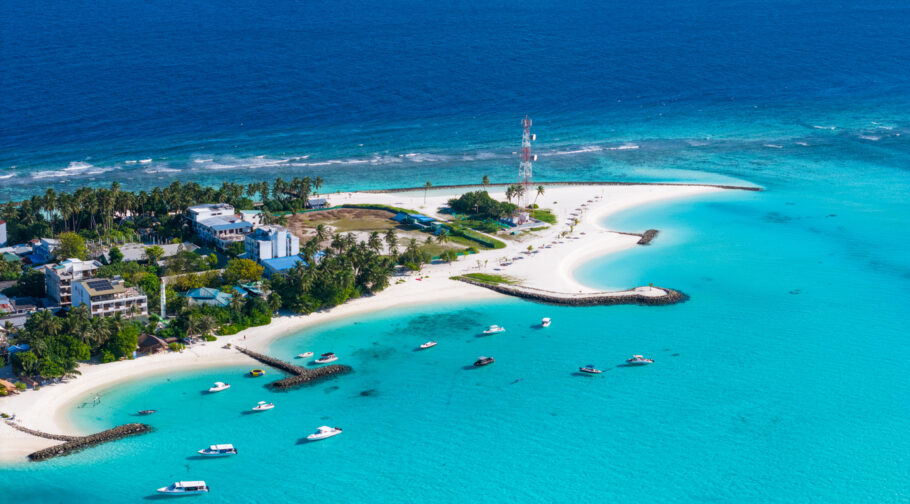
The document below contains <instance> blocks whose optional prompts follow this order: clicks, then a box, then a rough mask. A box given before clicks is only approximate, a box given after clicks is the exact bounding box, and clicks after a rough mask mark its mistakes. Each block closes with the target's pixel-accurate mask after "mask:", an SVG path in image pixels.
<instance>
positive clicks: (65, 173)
mask: <svg viewBox="0 0 910 504" xmlns="http://www.w3.org/2000/svg"><path fill="white" fill-rule="evenodd" d="M116 168H117V167H116V166H109V167H98V166H95V165H93V164H91V163H86V162H84V161H72V162H70V164H69V165H67V167H66V168H64V169H62V170H48V171H40V172H35V173H32V179H34V180H41V179H46V178H63V177H84V176H88V175H100V174H102V173H107V172H109V171H111V170H114V169H116Z"/></svg>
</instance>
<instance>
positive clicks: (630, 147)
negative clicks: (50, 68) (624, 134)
mask: <svg viewBox="0 0 910 504" xmlns="http://www.w3.org/2000/svg"><path fill="white" fill-rule="evenodd" d="M639 148H641V146H639V145H635V144H626V145H620V146H618V147H607V150H635V149H639Z"/></svg>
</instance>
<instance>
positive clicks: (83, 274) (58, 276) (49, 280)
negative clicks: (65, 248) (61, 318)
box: [44, 258, 101, 306]
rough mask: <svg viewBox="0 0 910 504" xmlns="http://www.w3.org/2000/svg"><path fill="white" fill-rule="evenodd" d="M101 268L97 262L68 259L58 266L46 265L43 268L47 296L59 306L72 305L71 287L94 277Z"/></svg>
mask: <svg viewBox="0 0 910 504" xmlns="http://www.w3.org/2000/svg"><path fill="white" fill-rule="evenodd" d="M100 267H101V263H100V262H98V261H81V260H79V259H74V258H70V259H67V260H65V261H63V262H61V263H60V264H48V265H47V266H45V267H44V284H45V286H46V287H47V295H48V296H50V297H51V298H52V299H53V300H54V301H57V303H59V304H60V306H67V305H70V304H72V285H73V282H78V281H80V280H84V279H87V278H92V277H93V276H95V272H96V271H98V268H100Z"/></svg>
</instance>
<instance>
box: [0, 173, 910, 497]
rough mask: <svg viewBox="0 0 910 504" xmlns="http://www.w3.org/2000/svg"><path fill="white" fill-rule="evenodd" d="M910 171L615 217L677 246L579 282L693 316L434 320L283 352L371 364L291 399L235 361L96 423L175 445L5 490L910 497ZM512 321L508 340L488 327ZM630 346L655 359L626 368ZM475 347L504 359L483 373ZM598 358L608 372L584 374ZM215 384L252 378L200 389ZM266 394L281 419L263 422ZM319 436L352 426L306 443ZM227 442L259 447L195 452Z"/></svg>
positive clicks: (432, 314) (138, 395) (142, 444)
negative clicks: (221, 453) (662, 289)
mask: <svg viewBox="0 0 910 504" xmlns="http://www.w3.org/2000/svg"><path fill="white" fill-rule="evenodd" d="M880 175H881V176H882V177H886V176H887V175H888V174H887V173H882V174H880ZM891 175H892V178H890V179H887V181H888V182H889V183H887V184H881V185H877V186H876V187H877V188H878V192H877V196H876V198H872V199H869V198H866V197H865V196H864V194H862V192H861V191H859V190H858V189H857V185H859V186H861V185H862V184H863V181H862V180H861V179H858V178H857V179H852V181H851V180H840V181H838V182H837V183H834V182H830V183H824V182H819V180H817V179H816V180H813V181H811V184H813V187H814V189H815V190H813V191H809V190H807V185H808V184H809V183H810V182H804V181H800V180H798V179H797V178H795V177H794V178H791V179H790V180H789V181H788V183H787V184H783V183H779V182H774V181H771V180H767V181H764V184H765V186H766V188H767V190H766V191H763V192H760V193H751V192H738V191H737V192H724V193H719V194H711V195H707V196H703V197H699V198H696V199H688V200H677V201H671V202H666V203H661V204H655V205H651V206H648V207H645V208H641V209H635V210H630V211H627V212H625V213H622V214H619V215H615V216H611V217H609V218H608V219H606V221H605V223H604V225H606V226H607V227H609V228H612V229H621V230H629V231H635V230H642V229H646V228H651V227H653V228H658V229H660V230H661V235H660V236H659V237H658V239H657V240H655V242H654V243H653V245H652V246H649V247H638V248H635V249H632V250H628V251H625V252H621V253H619V254H614V255H612V256H608V257H605V258H601V259H599V260H595V261H592V262H591V263H589V264H587V265H584V266H583V267H582V268H581V269H580V270H579V271H578V272H577V274H578V276H579V277H580V278H581V279H582V280H583V281H585V282H587V283H589V284H592V285H596V286H602V287H605V288H608V287H609V288H612V287H627V286H630V285H640V284H646V283H648V282H654V283H655V284H657V285H663V286H669V287H674V288H677V289H680V290H682V291H684V292H686V293H687V294H689V295H690V296H691V299H690V300H689V301H687V302H685V303H683V304H678V305H674V306H667V307H639V306H616V307H594V308H569V307H557V306H548V305H540V304H534V303H529V302H525V301H520V300H502V301H495V302H477V301H471V300H464V301H459V302H453V303H445V304H436V305H417V306H413V307H406V308H402V309H398V310H390V311H385V312H381V313H374V314H371V315H367V316H359V317H355V318H353V319H349V320H343V321H337V322H333V323H329V324H325V325H322V326H319V327H317V328H315V329H313V330H308V331H305V332H304V333H302V334H296V335H292V336H289V337H286V338H283V339H279V340H277V341H275V342H274V343H273V344H272V345H271V348H270V349H269V351H270V353H271V354H274V355H276V356H280V357H284V358H287V359H291V358H292V357H293V356H294V355H296V354H298V353H300V352H303V351H306V350H310V351H314V352H317V353H319V352H324V351H334V352H336V353H338V354H339V355H340V356H341V362H344V363H347V364H351V365H352V366H353V367H354V368H355V370H356V372H355V373H354V374H351V375H347V376H343V377H340V378H337V379H334V380H331V381H327V382H325V383H321V384H318V385H315V386H311V387H305V388H301V389H296V390H293V391H290V392H282V393H277V392H272V391H269V390H268V389H266V388H265V384H266V383H267V382H268V381H270V380H272V379H275V378H276V376H278V373H277V372H275V371H271V370H269V371H268V375H267V376H266V377H265V378H261V379H254V378H247V377H245V376H244V373H245V371H247V369H246V368H225V369H216V370H207V371H204V372H194V373H184V374H178V375H170V376H161V377H156V378H150V379H146V380H142V381H141V382H133V383H129V384H126V385H122V386H118V387H115V388H112V389H110V390H106V391H104V392H103V396H102V397H103V400H102V404H101V405H100V406H97V407H94V408H91V407H83V408H75V409H74V410H72V412H71V413H70V416H71V418H72V420H73V421H74V422H75V423H76V424H77V425H79V426H80V427H82V428H85V429H88V430H100V429H103V428H106V427H110V426H112V425H115V424H120V423H124V422H129V421H135V420H136V418H135V417H133V416H132V414H133V413H134V412H135V411H137V410H139V409H145V408H155V409H158V410H159V412H158V413H156V414H155V415H154V416H152V417H148V418H147V419H145V420H147V421H148V422H149V423H150V424H151V425H153V426H154V427H155V431H154V432H153V433H151V434H149V435H145V436H140V437H137V438H133V439H127V440H123V441H120V442H116V443H113V444H109V445H105V446H103V447H100V448H94V449H91V450H86V451H83V452H81V453H78V454H75V455H72V456H69V457H65V458H61V459H58V460H51V461H49V462H44V463H40V464H20V465H16V466H12V467H6V468H4V471H3V478H2V479H0V495H4V496H6V497H9V498H10V501H11V502H19V503H24V502H57V501H60V502H64V501H66V502H82V501H89V500H92V501H96V502H126V501H133V500H136V499H140V498H154V496H153V494H154V489H155V488H157V487H158V486H163V485H165V484H168V483H170V482H172V481H174V480H180V479H184V480H186V479H204V480H206V481H207V482H208V483H209V485H210V486H211V488H212V492H211V493H210V494H209V495H208V496H206V497H204V498H205V499H206V500H207V501H211V502H284V501H293V500H303V499H311V498H312V499H339V498H343V499H344V500H346V501H349V502H464V501H496V502H570V501H576V500H578V499H579V498H583V497H584V496H593V497H596V498H599V499H609V500H613V501H616V502H628V501H632V500H635V499H640V498H642V496H647V497H648V498H649V499H653V500H655V501H658V502H906V501H907V499H908V498H910V494H908V493H907V488H908V484H910V473H908V467H910V466H908V464H907V463H906V453H908V452H910V438H908V437H907V436H906V432H907V428H908V426H910V422H908V420H907V418H908V413H910V408H908V404H910V387H908V380H907V378H906V377H907V373H906V362H907V359H908V357H910V341H908V338H907V337H906V322H907V311H906V308H907V306H908V303H907V301H908V294H907V292H908V290H907V289H908V287H910V275H908V274H907V272H908V264H907V262H908V258H910V253H908V252H910V247H908V243H907V239H906V236H905V235H902V234H901V233H895V232H894V231H895V228H893V226H894V225H895V223H899V222H900V219H902V218H904V217H902V216H900V213H899V210H900V209H901V208H902V205H903V204H904V203H903V201H902V195H903V194H906V182H903V181H902V180H901V174H900V173H892V174H891ZM544 316H549V317H551V318H553V320H554V322H553V325H552V326H551V327H550V328H547V329H540V328H538V327H537V324H538V323H539V320H540V318H541V317H544ZM494 323H496V324H500V325H504V326H505V327H507V328H508V331H507V332H506V333H504V334H499V335H495V336H489V337H482V336H480V335H479V333H480V330H481V329H482V328H483V327H485V326H486V325H489V324H494ZM428 339H436V340H438V341H439V345H438V346H437V347H435V348H433V349H430V350H428V351H415V347H416V346H417V345H419V344H420V343H422V342H423V341H426V340H428ZM633 353H643V354H646V355H649V356H652V357H653V358H655V360H656V363H655V364H654V365H652V366H648V367H645V368H626V367H622V366H620V364H622V362H623V360H624V359H625V358H627V357H628V356H629V355H631V354H633ZM479 355H490V356H493V357H495V358H496V363H495V364H494V365H492V366H488V367H484V368H479V369H475V368H473V367H472V366H471V363H472V362H473V360H474V359H475V358H476V357H477V356H479ZM588 363H594V364H596V365H597V366H598V367H600V368H602V369H604V370H605V372H604V373H603V374H602V375H600V376H595V377H592V376H581V375H579V374H578V373H576V370H577V367H578V366H580V365H583V364H588ZM215 380H224V381H228V382H230V383H231V384H232V385H233V387H232V388H231V389H230V390H229V391H227V392H225V393H221V394H217V395H211V396H209V395H204V394H202V393H201V391H202V390H204V389H206V388H207V387H208V386H209V385H210V383H211V382H213V381H215ZM260 400H269V401H274V402H275V404H276V408H275V409H274V410H273V411H270V412H266V413H261V414H248V413H247V410H248V409H249V408H250V407H252V406H253V405H254V404H255V403H256V402H257V401H260ZM320 425H331V426H336V425H337V426H340V427H342V428H343V429H344V434H343V435H341V436H339V437H336V438H333V439H330V440H326V441H322V442H318V443H305V442H302V441H301V439H302V438H304V437H305V436H306V434H308V433H309V432H311V431H312V430H314V429H315V428H316V427H318V426H320ZM224 442H230V443H233V444H235V445H236V446H237V447H238V449H239V452H240V453H239V455H238V456H236V457H231V458H227V459H215V460H211V459H197V458H195V457H194V456H193V455H194V453H195V450H197V449H199V448H202V447H205V446H207V445H209V444H213V443H224Z"/></svg>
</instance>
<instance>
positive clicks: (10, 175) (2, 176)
mask: <svg viewBox="0 0 910 504" xmlns="http://www.w3.org/2000/svg"><path fill="white" fill-rule="evenodd" d="M13 175H15V173H10V174H9V175H0V180H3V179H8V178H13Z"/></svg>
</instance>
